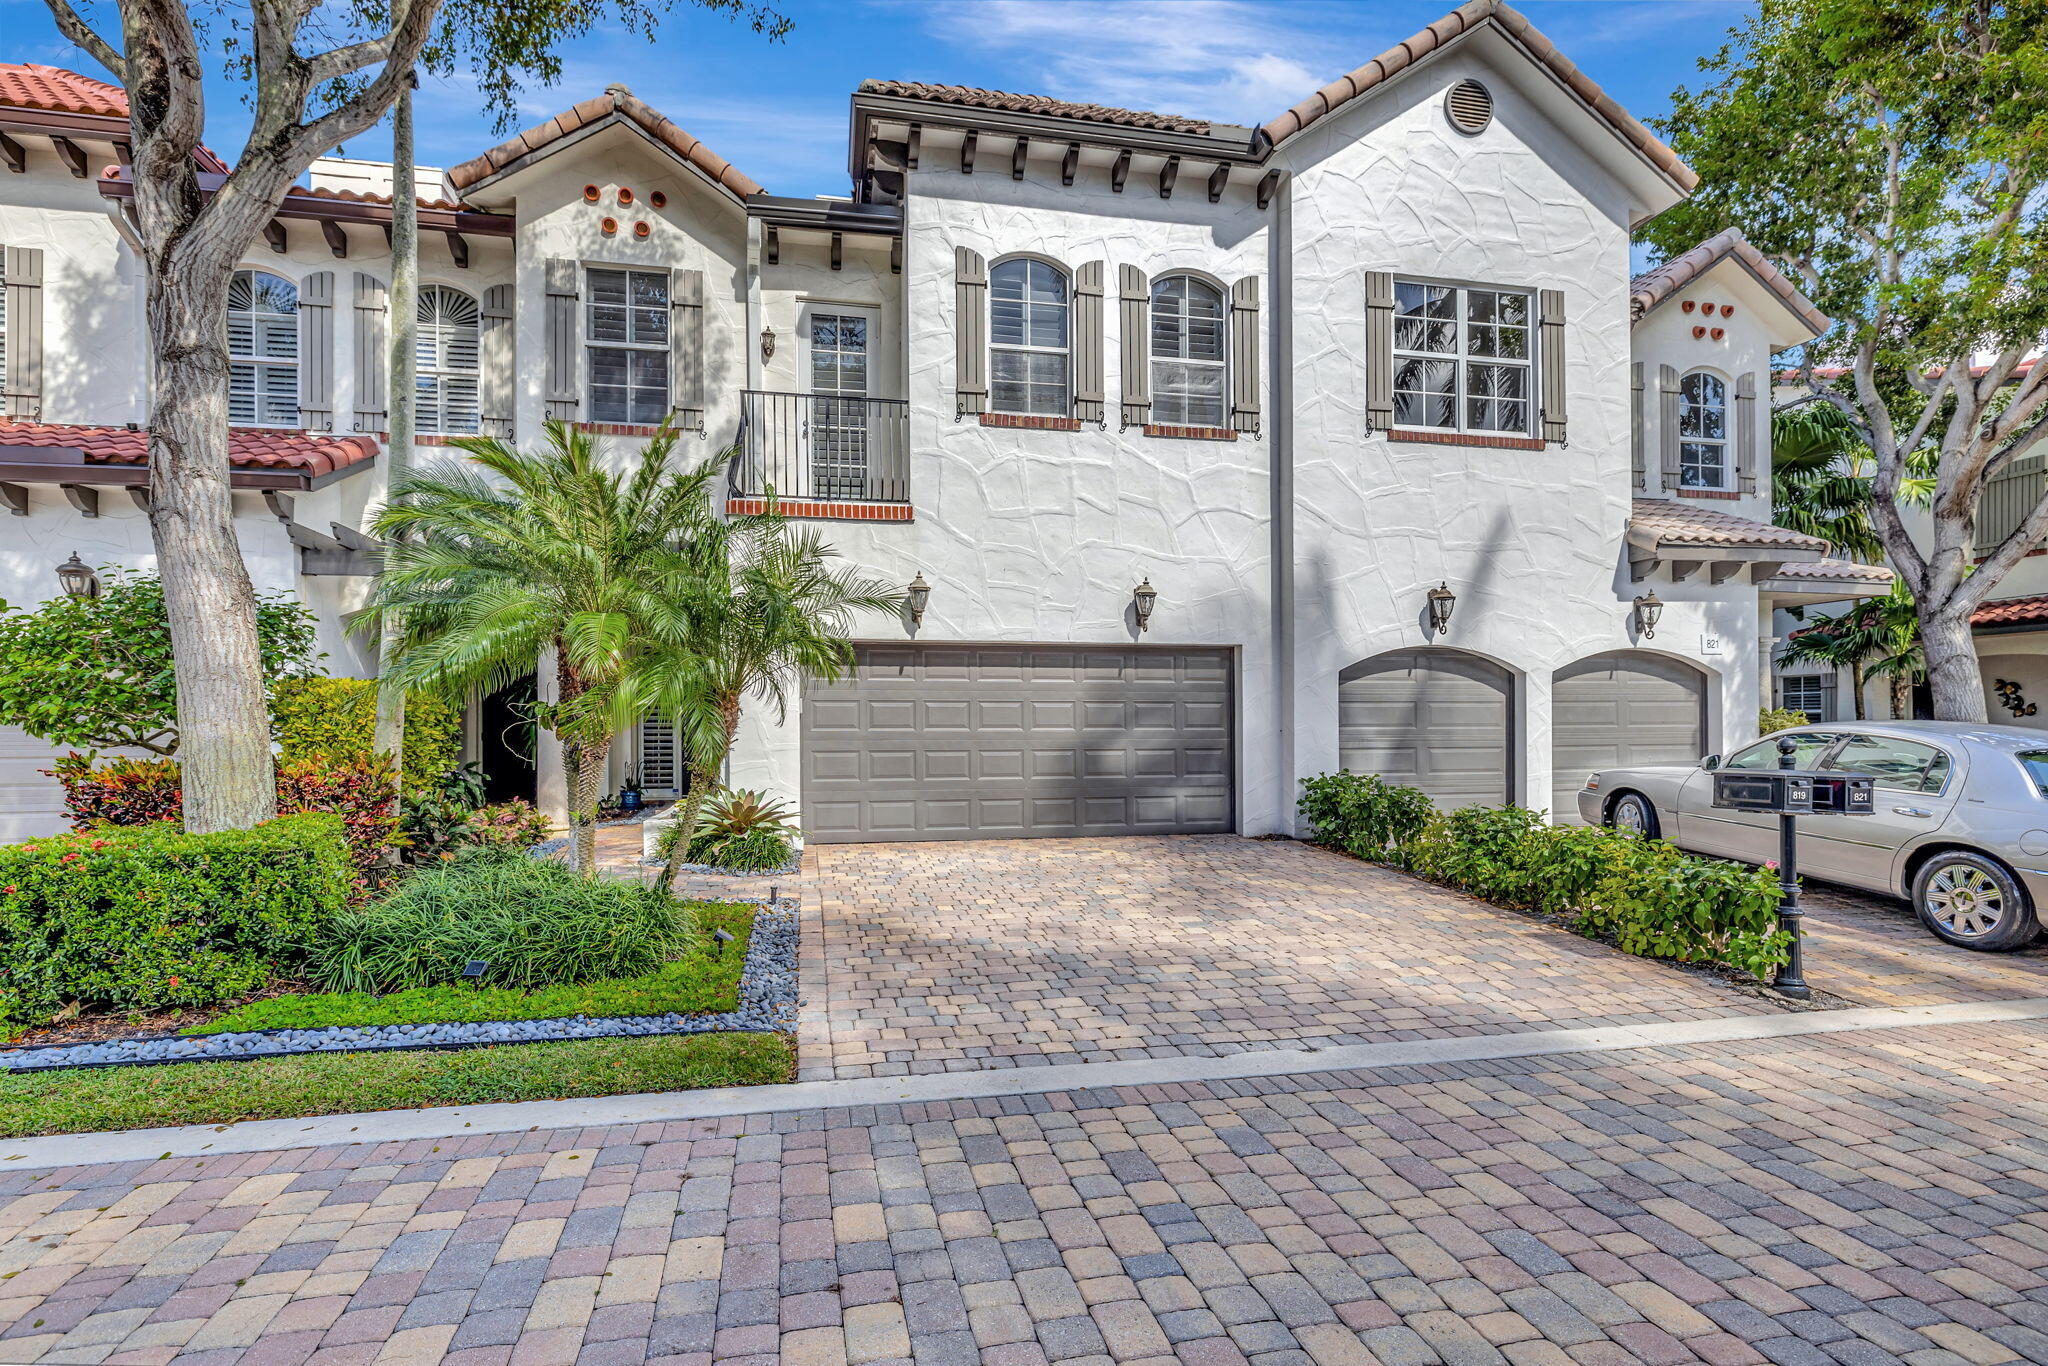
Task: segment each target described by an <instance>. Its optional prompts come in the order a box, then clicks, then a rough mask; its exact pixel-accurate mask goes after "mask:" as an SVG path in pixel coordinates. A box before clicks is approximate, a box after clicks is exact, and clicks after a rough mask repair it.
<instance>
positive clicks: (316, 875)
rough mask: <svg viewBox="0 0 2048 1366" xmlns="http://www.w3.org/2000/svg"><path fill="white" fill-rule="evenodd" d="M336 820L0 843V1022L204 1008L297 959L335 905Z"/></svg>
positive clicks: (343, 857)
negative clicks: (75, 1010)
mask: <svg viewBox="0 0 2048 1366" xmlns="http://www.w3.org/2000/svg"><path fill="white" fill-rule="evenodd" d="M350 887H351V872H350V867H349V860H348V850H347V846H346V845H345V844H344V843H343V841H342V832H341V822H340V820H339V819H337V818H336V817H333V816H326V815H314V816H285V817H281V818H279V819H277V820H274V821H270V822H267V823H265V824H263V825H260V826H257V827H256V828H255V829H253V830H225V831H221V832H219V833H216V834H210V835H188V834H186V833H185V832H184V831H182V830H180V829H178V828H177V827H176V826H174V825H171V824H169V823H167V822H159V823H157V824H154V825H146V826H135V827H130V828H119V827H111V826H103V827H101V828H99V829H96V830H90V831H86V832H83V833H80V834H75V835H52V836H49V837H47V838H44V839H38V840H30V841H28V842H27V843H25V844H14V845H7V846H4V847H0V1020H5V1021H7V1022H10V1023H13V1024H16V1025H28V1024H40V1023H43V1022H45V1021H47V1020H49V1019H50V1018H52V1016H54V1015H55V1014H56V1013H57V1012H58V1011H59V1010H60V1009H63V1008H65V1007H67V1006H69V1005H70V1004H71V1003H73V1002H77V1003H79V1004H81V1005H83V1006H87V1007H96V1008H101V1009H110V1010H124V1011H143V1010H162V1009H166V1008H170V1007H189V1006H210V1005H217V1004H219V1003H221V1002H223V1001H227V1000H231V999H233V998H235V997H238V996H245V995H247V994H248V993H250V992H252V991H255V990H256V989H258V988H259V987H261V986H263V985H264V983H266V982H268V981H269V980H270V979H271V978H272V977H273V976H275V975H276V974H277V973H278V972H279V971H280V970H283V971H291V970H295V969H297V968H298V967H299V966H300V964H301V963H302V962H303V961H304V958H305V955H306V953H307V951H308V950H309V948H310V947H311V945H312V943H313V942H314V940H315V939H316V937H317V936H318V935H319V934H320V932H321V931H322V930H323V929H324V928H325V927H326V925H327V923H328V921H329V920H331V919H332V918H333V917H334V916H336V915H337V914H339V913H340V912H341V911H342V910H343V909H344V908H345V907H346V906H347V905H348V899H349V894H350Z"/></svg>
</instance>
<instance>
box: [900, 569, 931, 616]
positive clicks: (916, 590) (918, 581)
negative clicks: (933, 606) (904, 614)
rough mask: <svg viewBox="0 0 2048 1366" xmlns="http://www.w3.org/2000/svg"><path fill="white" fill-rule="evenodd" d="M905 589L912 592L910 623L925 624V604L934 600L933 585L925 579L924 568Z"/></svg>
mask: <svg viewBox="0 0 2048 1366" xmlns="http://www.w3.org/2000/svg"><path fill="white" fill-rule="evenodd" d="M904 591H906V592H907V593H909V594H910V624H911V625H912V626H922V625H924V605H925V604H926V603H928V602H930V601H931V600H932V586H931V585H930V584H928V583H926V582H925V581H924V571H923V570H921V569H920V570H919V571H918V572H917V577H916V578H914V579H912V580H911V581H910V584H909V587H908V588H906V589H905V590H904Z"/></svg>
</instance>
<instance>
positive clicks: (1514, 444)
mask: <svg viewBox="0 0 2048 1366" xmlns="http://www.w3.org/2000/svg"><path fill="white" fill-rule="evenodd" d="M1387 440H1389V441H1413V442H1416V443H1417V444H1419V445H1424V446H1484V447H1488V448H1490V449H1493V450H1498V451H1540V450H1542V449H1543V448H1544V445H1545V443H1544V442H1543V441H1542V440H1541V439H1539V438H1537V437H1533V436H1495V435H1492V434H1490V433H1486V432H1439V431H1429V430H1422V431H1417V430H1414V429H1412V428H1408V427H1395V428H1393V429H1391V430H1389V431H1388V432H1387Z"/></svg>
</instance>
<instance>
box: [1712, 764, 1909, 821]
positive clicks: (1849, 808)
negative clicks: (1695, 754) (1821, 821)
mask: <svg viewBox="0 0 2048 1366" xmlns="http://www.w3.org/2000/svg"><path fill="white" fill-rule="evenodd" d="M1714 805H1715V806H1717V807H1721V808H1723V809H1725V810H1730V811H1762V812H1767V813H1772V814H1776V815H1780V816H1805V815H1812V814H1814V813H1823V814H1828V815H1839V816H1868V815H1870V814H1871V813H1872V812H1873V811H1874V810H1876V791H1875V789H1874V788H1873V786H1872V779H1870V778H1868V777H1865V776H1863V775H1861V774H1855V773H1816V772H1812V771H1810V770H1806V769H1795V768H1765V769H1742V770H1723V771H1722V772H1719V773H1716V774H1715V775H1714Z"/></svg>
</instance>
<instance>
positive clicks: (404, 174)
mask: <svg viewBox="0 0 2048 1366" xmlns="http://www.w3.org/2000/svg"><path fill="white" fill-rule="evenodd" d="M412 168H413V154H412V86H411V85H410V83H408V84H406V85H404V86H401V87H400V88H399V91H398V98H397V100H396V101H394V102H393V104H392V106H391V365H390V369H391V411H390V421H389V427H390V431H389V433H388V436H387V439H386V441H385V456H384V487H385V491H386V492H385V497H386V500H387V501H389V499H390V496H391V491H392V490H393V489H396V488H397V487H398V484H399V481H400V480H401V479H403V478H404V476H405V474H406V471H407V468H408V467H409V466H410V465H411V464H412V439H413V413H414V407H415V399H416V397H417V393H416V390H415V387H414V386H415V382H416V376H415V371H416V367H417V364H418V361H417V354H416V352H415V351H414V349H413V348H414V346H415V344H416V340H417V337H418V333H419V282H420V255H419V245H420V238H419V234H420V221H419V220H420V215H419V199H418V196H417V195H416V194H415V193H414V192H413V169H412ZM399 635H400V627H399V624H398V623H397V622H394V621H387V622H385V624H384V640H383V648H382V649H381V650H380V651H379V652H378V655H377V673H378V684H377V724H376V734H375V739H374V740H373V744H374V746H375V748H376V750H377V752H378V753H379V754H385V755H389V756H390V758H391V781H392V783H393V785H394V787H395V788H396V790H397V791H398V792H400V793H402V792H403V791H404V790H405V784H404V778H405V689H403V688H398V687H393V686H392V685H391V684H390V682H389V681H388V680H387V679H386V678H385V675H386V674H387V673H388V671H389V669H390V665H391V662H392V659H393V656H394V655H396V653H397V649H398V640H399ZM395 852H396V851H395V850H394V853H395Z"/></svg>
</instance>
